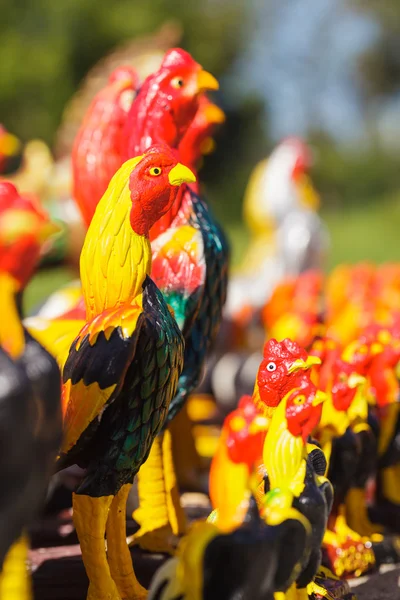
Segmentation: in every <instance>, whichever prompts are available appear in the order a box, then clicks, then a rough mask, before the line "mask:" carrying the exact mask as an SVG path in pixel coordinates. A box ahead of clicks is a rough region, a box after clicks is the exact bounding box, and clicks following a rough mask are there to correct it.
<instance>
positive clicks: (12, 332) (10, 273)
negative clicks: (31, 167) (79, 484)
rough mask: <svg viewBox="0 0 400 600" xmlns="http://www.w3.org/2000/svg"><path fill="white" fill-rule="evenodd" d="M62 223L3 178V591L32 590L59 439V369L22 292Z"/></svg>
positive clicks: (6, 599)
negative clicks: (36, 529) (33, 534)
mask: <svg viewBox="0 0 400 600" xmlns="http://www.w3.org/2000/svg"><path fill="white" fill-rule="evenodd" d="M57 231H58V227H57V226H55V225H53V224H52V223H51V222H50V221H49V218H48V215H47V214H46V213H45V212H44V211H43V210H42V208H41V206H40V204H39V203H38V201H37V200H36V199H35V198H34V197H32V196H31V197H28V196H24V195H20V194H19V193H18V191H17V189H16V188H15V186H14V185H13V184H12V183H10V182H7V181H1V182H0V309H1V315H2V317H1V325H0V380H1V385H0V404H1V421H0V431H1V434H0V443H1V447H2V452H1V462H0V473H1V474H0V476H1V503H0V540H1V541H0V596H1V598H2V600H12V599H15V598H20V599H21V600H28V599H29V598H31V589H30V587H31V586H30V581H29V575H28V571H27V567H26V561H27V558H28V545H29V544H28V539H27V531H26V528H27V527H28V526H29V525H31V524H32V520H33V519H34V518H35V517H37V515H38V512H39V511H40V510H41V508H42V507H43V505H44V502H45V499H46V494H47V487H48V485H49V481H50V476H51V475H52V473H53V471H54V461H55V458H56V455H57V452H58V448H59V445H60V442H61V387H60V372H59V369H58V367H57V364H56V362H55V360H54V359H53V358H52V356H50V354H48V353H47V352H46V350H45V349H44V348H43V347H42V346H41V345H40V344H39V343H38V342H37V341H36V340H34V339H33V338H32V337H31V336H30V334H29V333H28V332H27V330H26V329H25V328H24V326H23V323H22V296H23V292H24V289H25V286H26V285H27V283H28V281H29V279H30V278H31V277H32V274H33V271H34V269H35V267H36V266H37V263H38V261H39V257H40V253H41V251H42V250H43V247H44V245H45V244H46V243H47V240H48V238H50V237H51V236H52V235H53V234H54V233H55V232H57Z"/></svg>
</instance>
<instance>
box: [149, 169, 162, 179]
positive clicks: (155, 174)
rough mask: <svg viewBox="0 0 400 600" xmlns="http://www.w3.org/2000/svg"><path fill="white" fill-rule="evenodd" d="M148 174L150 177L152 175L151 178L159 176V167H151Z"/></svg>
mask: <svg viewBox="0 0 400 600" xmlns="http://www.w3.org/2000/svg"><path fill="white" fill-rule="evenodd" d="M149 173H150V175H153V177H158V176H159V175H161V169H160V167H151V169H150V170H149Z"/></svg>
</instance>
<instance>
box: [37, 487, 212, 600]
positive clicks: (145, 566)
mask: <svg viewBox="0 0 400 600" xmlns="http://www.w3.org/2000/svg"><path fill="white" fill-rule="evenodd" d="M185 497H186V498H185ZM183 500H184V501H183V504H184V506H185V511H186V514H187V516H188V519H189V520H190V521H193V520H195V519H199V518H205V517H206V516H207V515H208V514H209V513H210V505H209V502H208V500H205V497H204V495H203V494H184V496H183ZM136 529H137V525H136V524H135V522H134V521H133V520H128V522H127V535H131V534H133V533H134V532H135V531H136ZM30 534H31V547H32V550H31V551H30V562H31V569H32V578H33V590H34V600H85V599H86V592H87V587H88V580H87V577H86V573H85V569H84V566H83V563H82V557H81V551H80V547H79V544H78V539H77V537H76V533H75V531H74V528H73V525H72V518H71V511H70V510H67V511H64V513H62V514H60V515H59V516H58V517H54V516H53V517H47V518H45V519H42V520H41V521H38V522H37V523H36V524H35V526H34V527H33V528H32V530H31V532H30ZM131 555H132V560H133V564H134V566H135V572H136V575H137V577H138V579H139V581H140V583H141V584H142V585H143V586H145V587H148V586H149V584H150V581H151V578H152V576H153V574H154V572H155V571H156V570H157V569H158V567H159V566H160V565H161V564H162V563H163V562H164V560H165V559H166V558H168V557H167V556H166V555H163V554H149V553H147V552H142V551H141V550H140V549H139V548H132V549H131Z"/></svg>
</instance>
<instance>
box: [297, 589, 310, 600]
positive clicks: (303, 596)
mask: <svg viewBox="0 0 400 600" xmlns="http://www.w3.org/2000/svg"><path fill="white" fill-rule="evenodd" d="M296 600H308V592H307V588H297V589H296Z"/></svg>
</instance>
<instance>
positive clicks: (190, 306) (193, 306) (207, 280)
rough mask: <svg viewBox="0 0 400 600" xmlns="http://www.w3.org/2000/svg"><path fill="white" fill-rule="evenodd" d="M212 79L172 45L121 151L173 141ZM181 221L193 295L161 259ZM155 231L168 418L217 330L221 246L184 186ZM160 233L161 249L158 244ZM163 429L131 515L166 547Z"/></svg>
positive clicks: (142, 533) (177, 528)
mask: <svg viewBox="0 0 400 600" xmlns="http://www.w3.org/2000/svg"><path fill="white" fill-rule="evenodd" d="M217 87H218V83H217V81H216V80H215V79H214V77H212V75H210V74H209V73H207V72H206V71H204V70H202V68H201V67H200V65H198V63H196V62H195V61H194V60H193V59H192V57H191V56H190V55H188V54H187V53H186V52H184V51H182V50H177V49H174V50H171V51H169V52H168V53H167V54H166V56H165V58H164V60H163V62H162V65H161V68H160V70H159V72H157V73H155V74H154V75H153V76H150V77H149V78H148V79H147V80H146V81H145V82H144V83H143V85H142V87H141V89H140V92H139V94H138V96H137V98H136V100H135V102H134V103H133V105H132V108H131V111H130V113H129V115H128V118H127V121H126V125H125V130H126V133H127V135H126V137H125V138H124V139H125V140H126V146H125V154H126V155H129V154H130V153H132V152H134V151H138V150H139V149H140V150H143V148H144V147H145V146H146V145H147V144H148V143H149V141H150V140H152V141H155V140H158V141H162V142H163V143H166V142H167V143H169V144H171V145H173V146H179V144H180V142H181V140H182V138H183V137H184V134H185V133H186V132H187V130H188V128H189V125H190V123H191V122H192V120H193V118H194V117H195V115H196V113H197V111H198V109H199V98H200V96H201V94H202V92H204V91H205V90H207V89H211V90H212V89H217ZM187 227H193V228H195V229H196V230H197V231H198V232H199V234H200V239H201V242H202V244H203V253H202V255H201V256H200V263H201V262H202V261H203V262H204V265H205V269H204V271H203V276H202V278H201V280H200V281H199V283H198V285H197V286H196V289H195V290H194V291H195V295H193V294H189V297H188V293H187V292H188V291H190V289H191V288H190V285H189V287H188V284H189V283H190V282H189V281H188V274H187V273H186V274H185V272H184V271H183V270H182V269H181V270H180V272H176V274H175V276H174V277H171V275H170V269H169V267H168V263H169V261H170V260H172V261H173V262H175V263H176V265H177V266H178V265H182V266H183V263H182V261H181V259H180V258H179V257H180V256H181V255H182V248H183V240H184V238H185V235H186V234H185V231H187ZM156 237H158V240H157V242H153V245H154V244H156V246H155V247H156V256H155V257H154V269H155V273H157V276H156V277H155V281H156V283H157V284H158V285H159V287H160V289H161V290H162V291H163V294H164V295H165V296H166V298H168V301H171V300H172V298H171V296H173V297H174V301H173V302H172V306H173V307H174V310H175V312H176V313H177V315H179V316H181V317H182V318H179V316H178V322H179V324H180V326H181V329H182V332H183V334H184V337H185V360H184V370H183V372H182V375H181V377H180V379H179V382H178V389H177V394H176V395H175V397H174V398H173V400H172V402H171V405H170V408H169V412H168V417H167V423H169V422H170V421H171V420H172V419H173V418H174V417H175V415H176V414H177V413H178V412H179V411H180V409H181V408H182V406H183V405H184V402H185V400H186V398H187V396H188V395H189V393H190V392H191V391H192V390H193V389H194V388H195V387H196V386H197V384H198V382H199V379H200V375H201V369H202V366H203V363H204V359H205V356H206V352H207V350H208V348H209V347H210V344H211V343H212V341H213V340H214V339H215V336H216V333H217V331H218V327H219V323H220V320H221V312H222V306H223V303H224V300H225V290H226V283H227V263H228V250H227V245H226V242H225V238H224V236H223V234H222V232H221V230H220V228H219V226H218V225H217V223H216V222H215V221H214V219H213V217H212V214H211V212H210V209H209V207H208V206H207V204H206V203H205V202H204V201H203V199H202V198H201V197H200V196H198V195H197V194H196V193H195V192H194V191H193V190H192V189H191V188H190V186H186V187H185V188H184V189H183V190H181V195H180V196H178V197H177V201H176V203H175V205H174V206H172V208H171V210H170V211H169V212H168V213H166V215H165V216H164V218H163V219H161V220H160V221H158V222H157V223H156V225H155V227H153V229H152V230H151V231H150V239H151V240H154V239H155V238H156ZM160 239H161V240H162V244H163V246H164V248H165V249H167V248H168V252H166V250H161V251H160V250H159V248H160V246H159V243H160ZM168 257H171V258H168ZM166 259H168V260H166ZM160 261H161V262H160ZM198 262H199V261H198V260H197V263H198ZM165 267H168V268H167V270H165ZM174 270H175V271H176V268H175V269H174ZM163 273H165V274H163ZM170 437H171V436H170V432H169V431H168V430H167V431H165V432H164V433H163V435H162V436H160V437H159V438H158V439H157V440H156V441H155V444H154V445H153V447H152V451H151V453H150V457H149V460H148V461H147V463H146V464H145V465H144V467H143V469H142V470H141V473H139V500H140V507H139V510H138V511H137V512H136V513H135V519H136V520H137V521H138V522H139V523H140V526H141V527H140V530H139V532H138V534H137V536H136V539H137V540H139V541H140V544H141V546H142V547H143V548H146V549H149V550H158V551H160V550H164V551H171V543H170V541H169V539H170V534H171V533H172V534H174V535H177V534H181V533H184V531H185V528H186V524H185V518H184V513H183V510H182V508H181V507H180V504H179V495H178V494H177V487H176V476H175V472H174V468H173V458H172V456H171V441H170ZM142 483H143V485H142ZM171 492H172V493H171ZM171 496H172V497H171ZM146 506H147V507H148V508H147V509H146Z"/></svg>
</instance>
